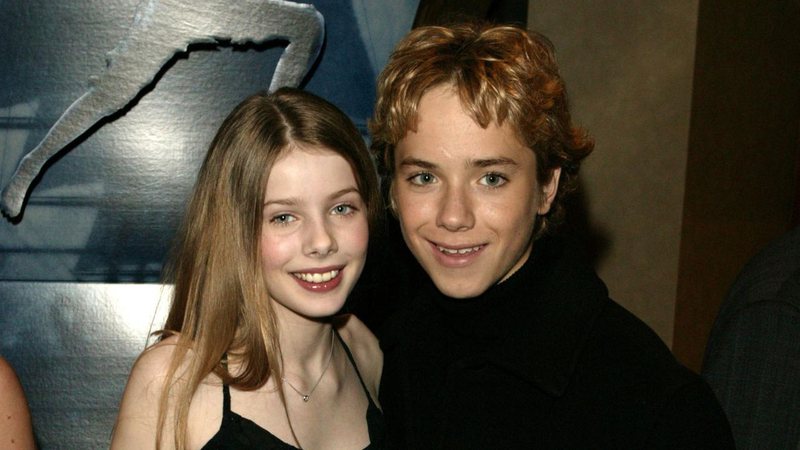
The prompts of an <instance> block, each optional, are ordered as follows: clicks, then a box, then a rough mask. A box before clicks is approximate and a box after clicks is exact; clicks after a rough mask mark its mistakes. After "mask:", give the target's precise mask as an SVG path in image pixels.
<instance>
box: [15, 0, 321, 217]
mask: <svg viewBox="0 0 800 450" xmlns="http://www.w3.org/2000/svg"><path fill="white" fill-rule="evenodd" d="M323 38H324V21H323V18H322V15H321V14H320V13H319V12H318V11H317V10H316V9H315V8H314V7H313V6H312V5H307V4H299V3H293V2H288V1H284V0H236V1H230V0H183V1H181V0H143V1H142V2H141V3H140V4H139V5H138V7H137V10H136V14H135V16H134V19H133V24H132V25H131V29H130V31H129V33H128V35H127V36H126V37H125V38H124V39H123V40H122V41H121V42H120V43H119V44H118V45H117V47H116V48H114V49H113V50H111V51H110V52H109V53H108V58H107V67H106V70H105V71H104V72H103V73H102V74H100V75H99V76H95V77H92V78H91V79H90V80H89V89H88V90H87V91H86V92H85V93H84V94H83V95H81V96H80V97H79V98H78V99H77V100H75V102H74V103H72V105H70V106H69V108H67V109H66V110H65V111H64V113H63V114H62V115H61V117H59V118H58V120H57V121H56V122H55V124H53V126H52V127H51V128H50V130H49V131H48V132H47V134H46V135H45V137H44V138H43V139H42V140H41V142H39V144H38V145H37V146H36V147H34V148H33V149H32V150H31V151H30V152H28V153H27V154H26V155H25V156H24V157H23V158H22V160H21V161H20V163H19V165H18V166H17V169H16V171H15V172H14V174H13V175H12V177H11V179H10V180H9V182H8V184H7V185H6V186H5V188H4V189H3V194H2V199H0V208H2V210H3V212H4V214H5V215H6V216H8V217H9V218H12V219H14V218H17V217H18V216H20V214H21V213H22V211H23V208H24V204H25V198H26V196H27V195H28V191H29V190H30V188H31V185H32V183H33V181H34V180H35V179H36V177H37V176H38V175H39V173H40V172H41V170H42V168H43V167H44V165H45V164H46V163H47V161H48V160H49V159H50V158H52V157H53V156H55V155H56V154H58V153H59V151H61V150H62V149H64V148H65V147H67V146H68V145H69V144H71V143H72V142H74V141H75V140H76V139H78V138H80V137H81V136H82V135H84V134H85V133H87V132H88V131H89V130H90V129H92V127H93V126H95V125H96V124H97V123H98V122H100V121H101V120H103V119H104V118H106V117H108V116H110V115H112V114H114V113H116V112H118V111H120V110H121V109H123V108H125V107H126V106H127V105H128V104H129V103H131V102H132V101H133V100H134V99H135V98H136V97H137V96H138V95H139V94H140V92H141V91H142V90H143V89H144V88H145V87H147V86H148V85H149V84H151V83H152V82H153V81H154V80H155V78H156V76H157V75H158V73H159V71H160V70H161V68H162V67H163V66H164V65H165V64H166V63H167V62H168V61H169V60H170V59H171V58H172V57H173V56H174V55H175V54H176V53H178V52H182V51H186V50H188V48H189V46H190V45H192V44H202V43H210V44H246V43H254V44H261V43H265V42H268V41H272V40H283V41H288V45H287V46H286V49H285V50H284V52H283V54H282V55H281V57H280V59H279V60H278V65H277V67H276V69H275V73H274V75H273V77H272V81H271V82H270V86H269V89H270V90H271V91H272V90H275V89H277V88H279V87H282V86H297V85H299V84H300V82H301V81H302V79H303V77H304V76H305V74H306V72H307V71H308V69H309V68H310V67H311V65H312V64H313V63H314V61H315V60H316V58H317V56H318V55H319V51H320V49H321V47H322V41H323Z"/></svg>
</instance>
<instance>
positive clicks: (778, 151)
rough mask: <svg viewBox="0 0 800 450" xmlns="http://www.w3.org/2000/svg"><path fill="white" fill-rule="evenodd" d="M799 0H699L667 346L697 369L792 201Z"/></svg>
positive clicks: (799, 85) (799, 77) (798, 111)
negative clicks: (744, 272) (720, 316)
mask: <svg viewBox="0 0 800 450" xmlns="http://www.w3.org/2000/svg"><path fill="white" fill-rule="evenodd" d="M797 30H800V2H798V1H797V0H783V1H771V2H761V1H756V0H745V1H737V2H728V1H723V0H701V2H700V12H699V21H698V31H697V50H696V64H695V75H694V90H693V100H692V118H691V130H690V133H689V154H688V161H687V174H686V191H685V199H684V214H683V229H682V240H681V253H680V267H679V277H678V296H677V302H676V310H675V334H674V336H675V337H674V344H673V351H674V352H675V353H676V355H677V356H678V357H679V359H681V360H682V361H683V362H684V363H685V364H687V365H688V366H689V367H691V368H693V369H695V370H699V369H700V365H701V362H702V358H703V351H704V348H705V343H706V340H707V338H708V333H709V330H710V329H711V325H712V323H713V320H714V317H715V316H716V313H717V309H718V308H719V305H720V303H721V302H722V300H723V299H724V298H725V295H726V293H727V290H728V289H729V287H730V286H731V284H732V283H733V280H734V278H735V276H736V274H737V273H738V272H739V270H740V269H741V268H742V266H743V265H744V263H745V262H746V261H747V260H748V259H749V258H750V257H752V256H753V255H754V254H755V253H756V251H757V250H758V249H760V248H762V247H763V246H764V245H765V244H766V243H767V242H769V241H771V240H772V239H774V238H776V237H777V236H780V235H781V234H783V233H784V232H786V231H787V230H788V229H789V228H790V226H791V222H792V216H793V214H796V212H795V211H794V209H795V207H796V206H795V205H797V192H798V190H797V182H798V179H797V176H798V171H797V167H798V150H799V147H800V146H799V142H800V136H799V135H798V133H799V132H800V38H798V34H797Z"/></svg>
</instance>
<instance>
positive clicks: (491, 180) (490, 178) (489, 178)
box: [480, 173, 508, 187]
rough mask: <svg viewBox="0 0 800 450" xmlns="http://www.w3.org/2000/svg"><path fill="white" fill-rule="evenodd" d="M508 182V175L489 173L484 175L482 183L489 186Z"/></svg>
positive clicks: (498, 185) (497, 185)
mask: <svg viewBox="0 0 800 450" xmlns="http://www.w3.org/2000/svg"><path fill="white" fill-rule="evenodd" d="M506 182H508V179H506V177H504V176H502V175H500V174H499V173H487V174H486V175H484V176H483V177H481V181H480V183H481V184H482V185H484V186H488V187H500V186H502V185H504V184H506Z"/></svg>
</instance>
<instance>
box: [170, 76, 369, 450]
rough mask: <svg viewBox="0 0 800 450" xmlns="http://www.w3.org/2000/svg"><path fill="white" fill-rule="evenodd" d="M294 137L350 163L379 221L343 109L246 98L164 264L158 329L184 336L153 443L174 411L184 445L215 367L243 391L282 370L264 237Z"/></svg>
mask: <svg viewBox="0 0 800 450" xmlns="http://www.w3.org/2000/svg"><path fill="white" fill-rule="evenodd" d="M294 145H307V146H317V147H324V148H326V149H329V150H331V151H333V152H335V153H337V154H339V155H341V156H342V157H344V158H345V159H346V160H347V161H348V162H349V163H350V165H351V167H352V169H353V173H354V176H355V178H356V182H357V185H358V189H359V191H360V194H361V196H362V198H363V200H364V203H365V207H366V211H367V215H368V218H369V222H370V229H375V224H376V221H377V220H378V217H379V211H380V209H381V205H380V202H381V200H380V194H379V192H378V180H377V174H376V171H375V168H374V165H373V163H372V160H371V158H370V155H369V152H368V151H367V149H366V146H365V144H364V141H363V139H362V137H361V135H360V134H359V132H358V131H357V130H356V128H355V126H354V125H353V124H352V122H351V121H350V119H348V117H347V116H346V115H345V114H344V113H342V112H341V111H340V110H339V109H337V108H336V107H335V106H333V105H332V104H330V103H328V102H327V101H325V100H323V99H321V98H319V97H317V96H315V95H313V94H310V93H307V92H304V91H301V90H297V89H289V88H284V89H280V90H278V91H276V92H275V93H272V94H268V93H263V92H262V93H258V94H255V95H252V96H250V97H248V98H247V99H245V100H244V101H243V102H242V103H240V104H239V105H238V106H237V107H236V108H235V109H234V110H233V111H232V112H231V113H230V114H229V115H228V117H227V118H226V119H225V121H224V122H223V124H222V126H221V127H220V129H219V131H218V132H217V134H216V136H215V137H214V139H213V141H212V142H211V145H210V147H209V150H208V153H207V155H206V157H205V160H204V161H203V165H202V167H201V168H200V172H199V175H198V178H197V181H196V184H195V187H194V191H193V193H192V196H191V200H190V202H189V205H188V207H187V210H186V214H185V217H184V220H183V223H182V225H181V228H180V229H179V231H178V234H177V238H176V241H175V245H174V248H173V252H172V254H171V257H170V260H169V262H168V263H167V265H166V268H165V272H164V281H165V282H167V283H173V284H174V291H173V298H172V305H171V308H170V311H169V315H168V317H167V321H166V324H165V326H164V331H163V332H162V337H166V336H168V335H170V334H174V333H177V335H178V338H177V344H176V347H175V351H174V353H173V357H172V362H171V364H170V366H169V369H168V371H167V378H166V380H167V381H166V382H165V384H164V389H163V391H162V393H161V398H160V404H159V416H158V431H157V437H156V439H157V444H156V445H157V447H160V444H161V442H162V437H163V430H164V425H165V423H166V421H167V418H168V417H171V420H173V421H174V430H175V436H174V443H175V447H176V448H177V449H184V448H185V446H186V432H187V418H188V412H189V405H190V403H191V399H192V396H193V395H194V393H195V392H196V390H197V388H198V386H199V385H200V383H201V382H202V381H203V379H205V378H206V377H207V376H208V375H209V374H210V373H212V372H213V373H215V374H216V375H218V376H219V377H220V378H221V379H222V381H223V383H225V384H228V385H231V386H234V387H236V388H237V389H242V390H253V389H257V388H259V387H261V386H263V385H264V384H265V383H266V382H267V380H268V379H269V378H270V377H276V379H279V377H280V373H279V371H280V364H279V361H280V346H279V344H278V327H277V323H276V319H275V315H274V313H273V311H272V306H271V304H270V302H269V301H268V297H267V286H266V285H265V283H264V280H263V277H262V272H261V265H262V263H261V258H260V253H259V240H260V236H261V226H262V221H263V218H262V214H263V213H262V207H263V200H264V192H265V189H266V185H267V179H268V176H269V172H270V170H271V168H272V165H273V164H274V163H275V161H276V160H277V159H278V158H279V157H280V156H281V155H282V154H283V152H285V151H286V150H287V149H289V148H291V147H292V146H294ZM189 351H191V352H192V355H191V357H190V358H187V353H188V352H189ZM225 354H227V355H229V356H232V357H234V358H236V360H237V361H239V362H240V365H239V370H237V372H236V373H235V374H232V373H231V372H229V371H228V368H227V366H226V365H225V364H223V363H222V359H223V355H225ZM184 364H185V365H184ZM179 372H180V373H179ZM281 398H282V399H284V398H283V394H282V392H281ZM173 402H174V403H173ZM169 408H174V410H173V411H169ZM169 412H172V413H173V414H172V415H170V414H168V413H169Z"/></svg>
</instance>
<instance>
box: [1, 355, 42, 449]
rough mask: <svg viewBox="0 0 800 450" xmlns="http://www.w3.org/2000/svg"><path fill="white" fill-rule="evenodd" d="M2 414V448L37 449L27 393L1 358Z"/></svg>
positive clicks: (11, 369)
mask: <svg viewBox="0 0 800 450" xmlns="http://www.w3.org/2000/svg"><path fill="white" fill-rule="evenodd" d="M0 414H2V415H0V448H19V449H22V450H28V449H35V448H36V444H35V443H34V439H33V428H32V426H31V414H30V411H29V410H28V401H27V400H26V399H25V392H24V391H23V390H22V385H21V384H20V382H19V378H17V374H16V373H15V372H14V369H13V368H12V367H11V365H9V364H8V362H6V360H5V359H3V358H1V357H0Z"/></svg>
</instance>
